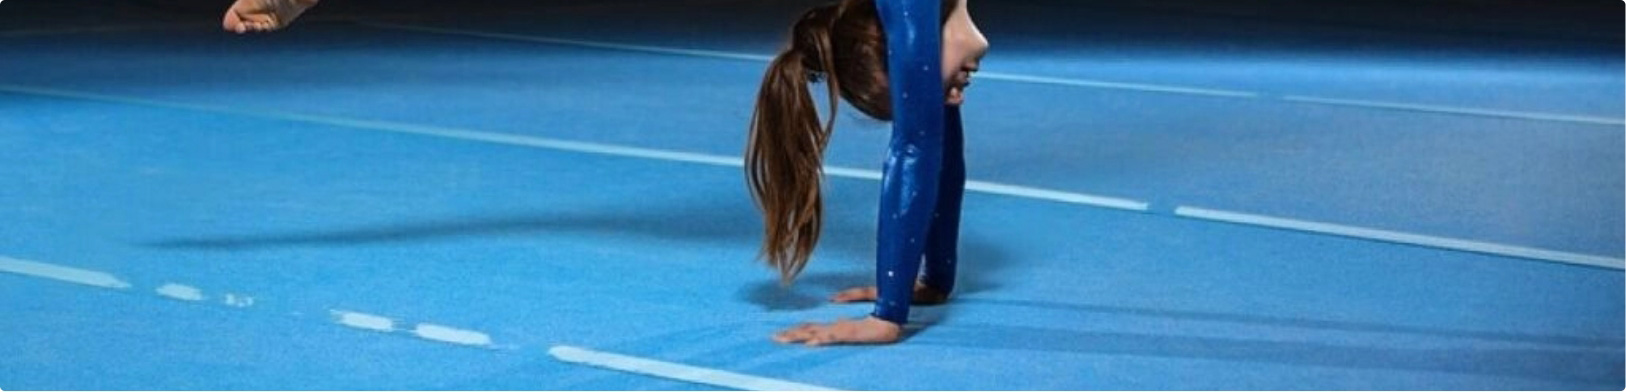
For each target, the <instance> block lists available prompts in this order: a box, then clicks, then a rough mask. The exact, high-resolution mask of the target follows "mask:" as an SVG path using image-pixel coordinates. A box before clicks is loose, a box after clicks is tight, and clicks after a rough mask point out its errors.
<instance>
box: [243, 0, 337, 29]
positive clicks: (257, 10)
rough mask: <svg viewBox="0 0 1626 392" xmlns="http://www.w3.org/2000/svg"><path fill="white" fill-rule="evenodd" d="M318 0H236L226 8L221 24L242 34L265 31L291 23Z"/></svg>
mask: <svg viewBox="0 0 1626 392" xmlns="http://www.w3.org/2000/svg"><path fill="white" fill-rule="evenodd" d="M317 1H318V0H237V2H236V3H232V5H231V8H230V9H227V10H226V17H225V20H223V21H221V26H222V27H225V28H226V31H230V32H234V33H238V34H242V33H248V32H256V33H257V32H266V31H272V30H276V29H280V28H283V27H288V24H289V23H293V22H294V19H295V18H298V17H299V14H302V13H304V12H305V10H307V9H310V8H311V7H313V6H315V5H316V2H317Z"/></svg>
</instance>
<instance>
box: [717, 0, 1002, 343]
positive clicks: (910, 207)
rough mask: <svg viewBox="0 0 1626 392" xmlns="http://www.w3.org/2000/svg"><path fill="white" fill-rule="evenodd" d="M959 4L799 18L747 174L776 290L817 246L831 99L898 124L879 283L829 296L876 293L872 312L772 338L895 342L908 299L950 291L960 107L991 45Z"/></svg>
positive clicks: (960, 185) (755, 135) (854, 5)
mask: <svg viewBox="0 0 1626 392" xmlns="http://www.w3.org/2000/svg"><path fill="white" fill-rule="evenodd" d="M966 1H967V0H842V1H840V2H839V3H835V4H830V5H825V6H821V7H816V8H813V9H810V10H808V11H807V12H806V13H804V14H803V15H802V16H801V18H800V19H799V20H798V21H797V22H796V24H795V26H794V27H793V28H792V31H791V38H790V43H789V45H787V47H786V48H785V49H784V50H783V51H782V52H780V53H779V54H778V56H776V57H775V58H774V59H773V62H772V63H771V64H770V65H769V66H768V70H767V73H766V75H765V76H764V77H763V81H762V87H761V89H760V90H759V92H758V94H757V102H756V110H755V112H754V114H753V115H752V119H751V126H750V135H751V136H750V141H749V143H748V145H747V148H746V154H745V160H746V161H745V169H746V177H747V182H748V183H749V184H750V188H751V193H752V196H753V198H754V200H755V201H756V203H757V206H758V208H760V209H761V210H762V213H763V221H764V231H765V235H764V239H763V243H762V258H763V259H764V260H765V261H767V263H768V264H769V265H771V266H773V267H775V268H777V269H778V272H779V276H780V280H781V282H782V283H784V284H788V283H789V282H791V281H792V280H794V279H795V278H796V275H797V274H799V273H801V271H802V269H803V267H805V266H806V265H807V262H808V260H809V258H810V257H811V256H812V253H813V249H814V247H815V245H816V244H817V243H818V240H819V230H820V223H821V219H822V213H823V204H822V201H821V199H820V186H821V184H820V177H821V174H822V171H821V169H822V161H823V154H824V150H825V147H826V145H827V144H828V142H829V140H830V135H831V132H832V128H833V127H834V125H835V121H834V119H835V113H836V109H837V106H838V103H839V102H838V101H837V98H836V97H838V96H839V97H841V98H844V99H846V100H847V102H848V103H850V104H852V106H853V107H855V108H857V109H858V110H859V111H861V112H863V113H864V114H865V115H868V116H870V117H873V118H875V119H878V120H883V121H892V125H893V131H892V140H891V145H890V148H889V153H888V155H889V156H888V159H887V161H886V164H885V172H884V176H883V178H882V181H881V188H882V189H881V193H882V196H881V209H880V212H881V213H880V222H879V224H880V227H879V233H878V234H879V235H878V237H879V238H878V241H879V247H878V252H877V254H876V266H877V268H876V281H877V283H878V284H877V285H876V286H873V287H859V288H853V289H848V290H844V291H841V292H839V293H836V295H835V296H834V297H832V301H835V302H856V301H874V302H875V311H874V312H873V313H871V314H870V315H869V316H868V317H865V318H861V319H853V320H840V321H836V322H834V323H830V324H802V325H799V326H796V327H793V328H790V329H786V330H784V331H781V332H779V333H777V334H776V335H775V336H774V340H776V341H779V342H781V343H803V344H807V345H825V344H885V343H892V342H896V341H898V340H899V339H900V338H901V337H902V329H903V328H902V327H903V325H904V324H905V323H906V322H907V321H908V316H909V306H910V304H912V303H914V304H938V303H942V302H945V301H947V299H948V295H949V293H950V292H951V291H953V289H954V271H955V262H956V260H955V259H956V246H957V243H958V236H959V216H960V201H961V194H962V193H963V192H964V189H965V162H964V156H963V155H964V154H963V135H962V132H961V127H960V112H959V106H960V104H961V103H963V102H964V101H965V88H966V87H967V86H969V85H970V78H971V74H972V73H973V72H976V71H977V67H978V64H979V62H980V61H981V59H982V56H983V55H984V54H986V53H987V50H988V41H987V40H986V39H985V38H984V37H983V36H982V34H981V33H980V32H978V31H977V27H976V25H975V24H973V23H972V21H971V16H970V14H969V11H968V10H967V9H966ZM819 81H822V82H824V85H825V88H827V89H828V91H829V97H830V98H829V102H828V105H829V106H828V107H829V109H828V119H826V120H825V121H824V122H823V123H822V124H821V123H820V121H819V117H818V111H817V109H816V108H815V107H814V105H815V104H814V102H813V98H812V94H811V93H810V91H809V89H808V84H809V83H813V82H819ZM923 258H924V261H925V271H924V273H923V274H920V272H921V271H920V270H921V261H922V259H923ZM917 277H918V280H917Z"/></svg>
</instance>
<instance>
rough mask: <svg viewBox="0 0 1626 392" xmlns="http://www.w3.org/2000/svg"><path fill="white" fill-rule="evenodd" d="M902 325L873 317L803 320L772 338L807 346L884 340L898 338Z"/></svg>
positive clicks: (781, 341)
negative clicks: (810, 321)
mask: <svg viewBox="0 0 1626 392" xmlns="http://www.w3.org/2000/svg"><path fill="white" fill-rule="evenodd" d="M901 336H903V327H902V326H899V325H897V324H893V323H892V322H891V321H886V320H882V319H878V318H875V316H870V317H865V318H862V319H852V320H840V321H836V322H834V323H830V324H802V325H798V326H796V327H793V328H791V329H787V330H784V331H780V332H779V333H778V334H775V335H774V336H773V340H774V341H776V342H780V343H802V344H806V345H808V346H821V345H826V344H886V343H892V342H896V341H898V338H899V337H901Z"/></svg>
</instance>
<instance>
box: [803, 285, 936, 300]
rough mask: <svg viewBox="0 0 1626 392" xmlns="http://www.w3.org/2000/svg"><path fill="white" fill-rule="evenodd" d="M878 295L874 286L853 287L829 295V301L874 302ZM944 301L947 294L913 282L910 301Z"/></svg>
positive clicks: (878, 292)
mask: <svg viewBox="0 0 1626 392" xmlns="http://www.w3.org/2000/svg"><path fill="white" fill-rule="evenodd" d="M879 296H880V291H879V290H877V289H876V288H875V286H866V287H854V288H850V289H846V290H841V292H839V293H836V295H835V296H832V297H830V302H835V303H848V302H875V298H876V297H879ZM944 302H948V294H944V293H943V292H941V291H937V290H936V289H933V288H931V287H926V284H925V283H921V282H915V294H914V298H913V299H912V300H911V303H913V304H915V305H940V304H942V303H944Z"/></svg>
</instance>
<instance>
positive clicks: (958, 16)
mask: <svg viewBox="0 0 1626 392" xmlns="http://www.w3.org/2000/svg"><path fill="white" fill-rule="evenodd" d="M966 1H968V0H958V2H957V3H956V4H955V7H954V11H953V12H950V13H949V17H948V22H945V23H943V87H944V88H945V89H947V91H946V92H945V94H944V98H945V100H946V101H947V103H948V104H949V105H956V106H958V105H959V104H961V103H965V88H966V87H968V86H970V85H971V73H972V72H977V67H978V65H979V64H980V63H981V62H982V56H983V55H986V54H988V39H987V38H985V37H983V36H982V32H980V31H977V25H976V24H975V23H972V22H971V11H969V10H967V9H966Z"/></svg>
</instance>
